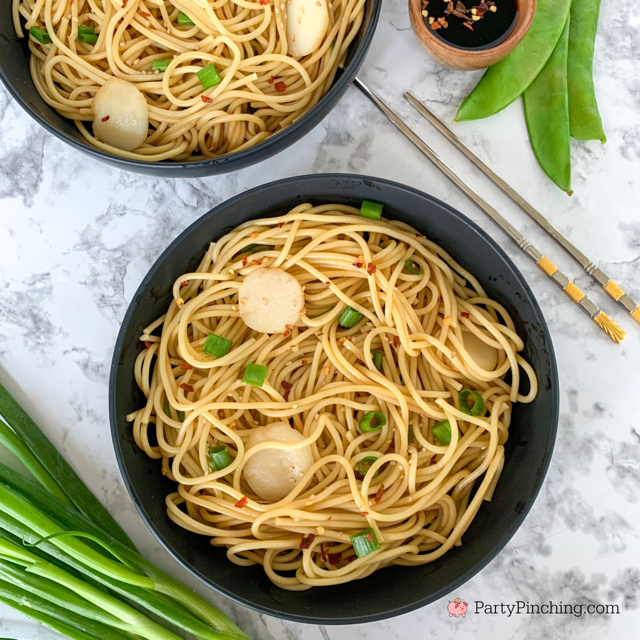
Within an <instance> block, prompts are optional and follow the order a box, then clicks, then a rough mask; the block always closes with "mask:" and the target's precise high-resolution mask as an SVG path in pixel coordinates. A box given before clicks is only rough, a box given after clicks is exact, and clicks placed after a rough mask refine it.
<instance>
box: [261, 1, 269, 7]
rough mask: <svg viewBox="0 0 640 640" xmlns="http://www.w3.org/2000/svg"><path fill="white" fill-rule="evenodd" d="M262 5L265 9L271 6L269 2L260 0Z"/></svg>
mask: <svg viewBox="0 0 640 640" xmlns="http://www.w3.org/2000/svg"><path fill="white" fill-rule="evenodd" d="M260 4H261V5H262V6H263V7H266V6H267V5H268V4H269V0H260Z"/></svg>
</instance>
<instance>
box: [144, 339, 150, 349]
mask: <svg viewBox="0 0 640 640" xmlns="http://www.w3.org/2000/svg"><path fill="white" fill-rule="evenodd" d="M144 346H145V347H147V349H149V348H150V347H151V343H150V342H149V341H148V340H145V341H144Z"/></svg>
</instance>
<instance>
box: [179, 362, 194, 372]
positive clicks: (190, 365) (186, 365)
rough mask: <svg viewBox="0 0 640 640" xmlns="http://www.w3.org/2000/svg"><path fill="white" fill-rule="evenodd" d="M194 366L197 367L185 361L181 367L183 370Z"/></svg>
mask: <svg viewBox="0 0 640 640" xmlns="http://www.w3.org/2000/svg"><path fill="white" fill-rule="evenodd" d="M194 368H195V367H194V366H193V365H192V364H189V363H188V362H183V363H182V364H181V365H180V369H181V370H182V371H189V369H194Z"/></svg>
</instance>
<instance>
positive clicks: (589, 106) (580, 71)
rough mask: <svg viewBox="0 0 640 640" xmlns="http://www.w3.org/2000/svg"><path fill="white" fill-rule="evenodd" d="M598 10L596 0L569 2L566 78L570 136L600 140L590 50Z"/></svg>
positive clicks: (598, 0) (598, 3) (600, 121)
mask: <svg viewBox="0 0 640 640" xmlns="http://www.w3.org/2000/svg"><path fill="white" fill-rule="evenodd" d="M599 13H600V0H573V3H572V4H571V28H570V31H569V57H568V58H567V79H568V84H569V124H570V128H571V135H572V137H574V138H576V139H577V140H600V142H602V143H604V142H606V141H607V137H606V136H605V134H604V130H603V128H602V119H601V118H600V112H599V111H598V103H597V102H596V92H595V89H594V86H593V50H594V47H595V42H596V30H597V29H598V14H599Z"/></svg>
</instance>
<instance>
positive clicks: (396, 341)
mask: <svg viewBox="0 0 640 640" xmlns="http://www.w3.org/2000/svg"><path fill="white" fill-rule="evenodd" d="M393 346H394V347H395V348H396V349H397V348H398V347H399V346H400V336H393Z"/></svg>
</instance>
